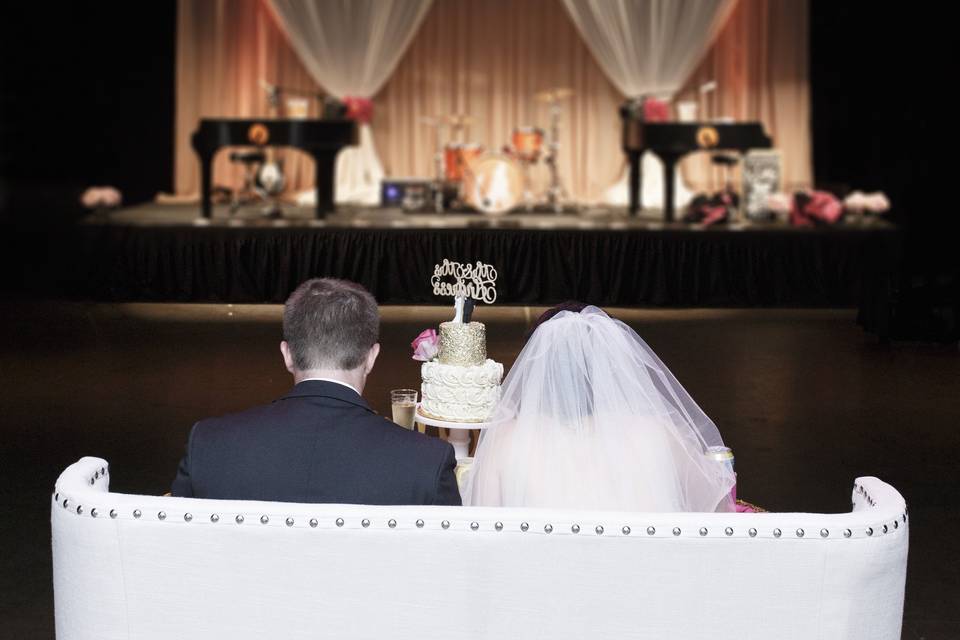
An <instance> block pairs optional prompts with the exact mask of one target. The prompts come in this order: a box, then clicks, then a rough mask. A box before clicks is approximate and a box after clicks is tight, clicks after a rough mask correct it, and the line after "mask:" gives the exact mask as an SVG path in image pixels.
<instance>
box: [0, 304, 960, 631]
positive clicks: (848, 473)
mask: <svg viewBox="0 0 960 640" xmlns="http://www.w3.org/2000/svg"><path fill="white" fill-rule="evenodd" d="M612 311H613V313H614V314H615V315H617V316H619V317H620V318H622V319H623V320H625V321H627V322H629V323H630V324H631V325H632V326H633V327H634V328H636V329H637V331H638V332H639V333H640V334H641V335H642V336H643V337H644V338H645V339H646V340H647V341H648V343H649V344H650V345H651V347H653V349H654V350H655V351H657V353H658V354H659V355H660V357H661V358H662V359H663V360H664V362H666V363H667V365H668V366H669V367H670V368H671V369H672V370H673V372H674V373H675V374H676V376H677V377H678V379H679V380H680V381H681V383H682V384H684V385H685V386H686V388H687V389H688V390H689V391H690V393H691V394H692V395H693V397H694V398H695V399H697V400H698V401H699V402H700V404H701V405H702V406H703V408H704V409H705V410H706V412H707V413H708V414H709V415H710V416H712V417H713V419H714V420H715V421H716V422H717V424H718V426H719V427H720V429H721V431H722V433H723V435H724V437H725V439H726V441H727V443H728V444H729V445H730V446H732V447H733V449H734V451H735V452H736V456H737V470H738V472H739V479H740V482H739V493H740V495H741V496H742V497H744V498H746V499H748V500H751V501H753V502H756V503H758V504H761V505H763V506H765V507H767V508H769V509H771V510H778V511H784V510H799V511H843V510H845V509H847V508H849V504H850V502H849V495H850V489H851V486H852V482H853V479H854V478H855V477H856V476H858V475H876V476H879V477H880V478H882V479H884V480H886V481H888V482H890V483H891V484H893V485H894V486H895V487H897V488H898V489H899V490H900V491H901V492H902V493H903V494H904V495H905V496H906V498H907V501H908V502H909V504H910V513H911V534H912V553H911V556H910V567H909V575H908V582H907V604H906V622H905V626H904V634H903V637H904V638H908V639H916V638H926V639H928V640H933V639H939V638H960V610H958V607H957V605H958V604H960V535H958V532H960V506H958V504H960V503H957V502H952V500H953V498H952V496H953V494H955V493H956V492H957V489H958V480H960V466H958V464H957V456H958V452H960V429H958V428H957V427H960V352H958V351H957V349H956V348H944V347H924V346H894V347H889V346H881V345H878V344H876V342H875V341H874V340H873V339H871V338H870V337H868V336H865V335H864V334H863V333H862V332H861V331H860V330H859V329H858V328H857V327H856V325H855V323H854V317H853V315H854V314H853V312H851V311H822V310H817V311H806V310H800V311H791V310H748V311H737V310H716V311H713V310H710V311H698V310H684V311H624V310H612ZM538 312H539V310H538V309H532V308H526V307H512V308H506V307H500V308H496V309H481V310H479V311H478V316H477V319H478V320H481V321H484V322H486V323H487V326H488V329H487V333H488V336H489V340H490V344H489V350H490V354H491V356H492V357H494V358H496V359H498V360H500V361H502V362H504V363H505V364H507V365H509V364H510V363H512V361H513V359H514V357H515V356H516V353H517V351H518V350H519V346H520V341H521V338H522V336H523V334H524V332H525V330H526V327H527V326H528V324H529V322H530V320H531V318H535V317H536V315H537V314H538ZM446 315H447V312H446V310H443V309H437V308H425V307H390V308H385V309H384V327H383V332H382V341H383V355H382V356H381V360H380V362H379V363H378V366H377V368H376V369H375V371H374V373H373V375H372V377H371V379H370V380H369V383H368V387H367V390H366V393H365V395H366V396H367V398H368V399H369V400H370V401H371V403H372V404H373V405H374V407H375V408H377V409H378V410H379V411H381V412H383V413H389V400H388V393H387V392H388V390H389V389H391V388H395V387H401V386H404V387H409V386H417V385H418V383H419V369H418V367H419V363H417V362H414V361H413V360H410V358H409V347H408V345H409V342H410V341H411V339H412V338H413V337H414V336H416V335H417V333H419V332H420V331H421V330H422V329H423V328H426V327H428V326H431V325H434V324H435V323H436V322H437V321H439V320H440V319H442V318H443V317H446ZM279 318H280V307H277V306H229V305H172V304H168V305H98V304H68V303H52V302H51V303H38V302H19V303H17V302H6V303H3V304H2V305H0V331H2V333H3V335H5V336H7V337H8V339H7V340H4V341H3V343H2V344H0V373H2V380H3V385H2V387H0V407H2V417H0V441H2V442H3V445H2V451H3V455H2V459H0V465H2V467H0V468H2V470H3V479H2V483H0V487H2V488H0V491H2V504H3V505H4V509H3V516H2V517H0V549H2V550H3V551H2V554H0V594H2V597H0V636H3V637H11V638H34V637H37V638H51V637H52V636H53V612H52V593H51V577H50V549H49V525H48V524H47V522H48V512H47V509H48V504H49V503H48V497H47V494H48V492H49V491H50V490H51V489H52V487H53V483H54V480H55V479H56V477H57V475H58V473H59V472H60V470H62V469H63V467H65V466H66V465H67V464H69V463H71V462H73V461H74V460H75V459H77V458H78V457H80V456H82V455H97V456H101V457H104V458H106V459H107V460H109V461H110V463H111V470H112V474H111V477H112V482H113V484H112V489H114V490H116V491H123V492H143V493H162V492H164V491H166V490H167V488H168V485H169V481H170V480H171V478H172V476H173V472H174V469H175V466H176V463H177V460H178V458H179V456H180V454H181V450H182V447H183V444H184V441H185V437H186V434H187V431H188V429H189V428H190V425H191V424H192V423H193V421H195V420H196V419H198V418H200V417H203V416H207V415H211V414H218V413H222V412H226V411H232V410H236V409H240V408H243V407H246V406H248V405H250V404H252V403H259V402H266V401H269V400H271V399H272V398H274V397H276V396H278V395H280V394H282V393H283V392H284V391H285V390H286V389H287V387H288V386H289V384H290V380H289V378H288V376H287V374H286V372H285V370H284V369H283V367H282V365H281V361H280V354H279V350H278V341H279V338H280V329H279Z"/></svg>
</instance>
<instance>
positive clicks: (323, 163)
mask: <svg viewBox="0 0 960 640" xmlns="http://www.w3.org/2000/svg"><path fill="white" fill-rule="evenodd" d="M336 158H337V153H336V152H335V151H316V152H314V153H313V159H314V160H315V162H314V164H315V165H316V181H317V214H316V215H317V220H323V219H324V218H325V217H326V215H327V214H328V213H333V211H334V204H333V192H334V184H333V182H334V180H335V179H336V176H335V175H334V167H335V166H336V165H335V161H336Z"/></svg>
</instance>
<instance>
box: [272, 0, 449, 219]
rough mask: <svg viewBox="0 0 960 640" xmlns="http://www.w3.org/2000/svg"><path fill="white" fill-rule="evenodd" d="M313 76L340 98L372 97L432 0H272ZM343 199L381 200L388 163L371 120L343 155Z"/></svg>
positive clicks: (340, 175)
mask: <svg viewBox="0 0 960 640" xmlns="http://www.w3.org/2000/svg"><path fill="white" fill-rule="evenodd" d="M268 2H269V5H270V7H271V8H272V9H273V12H274V14H275V15H276V17H277V22H278V23H279V25H280V27H281V28H282V29H283V30H284V32H285V33H286V34H287V37H288V39H289V41H290V45H291V46H292V47H293V49H294V50H295V51H296V52H297V54H299V56H300V60H301V61H302V62H303V64H304V66H306V68H307V70H308V71H309V72H310V74H311V75H312V76H313V79H314V80H316V82H317V83H318V84H319V85H320V86H321V87H323V88H324V89H325V90H326V91H327V93H329V94H331V95H333V96H334V97H337V98H345V97H348V96H350V97H359V98H372V97H373V96H374V94H376V93H377V91H379V89H380V87H382V86H383V83H384V82H385V81H386V80H387V78H389V77H390V74H391V73H393V70H394V68H395V67H396V66H397V62H399V60H400V56H402V55H403V52H404V51H405V50H406V48H407V45H409V44H410V40H411V39H412V38H413V36H414V34H415V33H416V31H417V28H418V27H419V26H420V23H421V22H422V21H423V17H424V15H425V14H426V13H427V9H429V8H430V3H431V2H432V0H268ZM336 176H337V178H336V180H337V188H336V196H337V200H338V201H340V202H357V203H361V204H377V203H378V202H379V199H380V181H381V180H382V179H383V167H382V166H381V164H380V160H379V158H377V151H376V148H375V147H374V144H373V134H372V133H371V131H370V125H368V124H362V125H361V126H360V145H359V147H356V148H350V149H346V150H344V151H343V152H342V153H340V155H339V156H338V157H337V170H336Z"/></svg>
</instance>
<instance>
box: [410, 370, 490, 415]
mask: <svg viewBox="0 0 960 640" xmlns="http://www.w3.org/2000/svg"><path fill="white" fill-rule="evenodd" d="M420 375H421V377H422V378H423V385H422V387H421V395H422V398H423V399H422V403H421V410H422V411H423V412H424V413H426V414H429V415H431V416H434V417H436V418H440V419H444V420H450V421H453V422H483V421H484V420H486V419H487V418H489V417H490V414H491V413H492V412H493V409H494V407H496V406H497V403H498V402H499V401H500V381H501V380H502V379H503V365H502V364H500V363H499V362H494V361H493V360H489V359H488V360H486V361H484V363H483V364H480V365H475V366H461V365H453V364H443V363H440V362H437V361H432V362H424V363H423V366H422V367H421V369H420Z"/></svg>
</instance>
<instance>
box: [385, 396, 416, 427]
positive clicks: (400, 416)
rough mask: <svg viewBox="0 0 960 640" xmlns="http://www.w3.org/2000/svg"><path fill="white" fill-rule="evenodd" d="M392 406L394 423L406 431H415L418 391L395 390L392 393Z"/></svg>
mask: <svg viewBox="0 0 960 640" xmlns="http://www.w3.org/2000/svg"><path fill="white" fill-rule="evenodd" d="M390 405H391V407H392V408H393V421H394V422H396V423H397V424H398V425H400V426H401V427H403V428H405V429H413V423H414V414H415V413H416V411H417V390H416V389H394V390H393V391H391V392H390Z"/></svg>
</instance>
